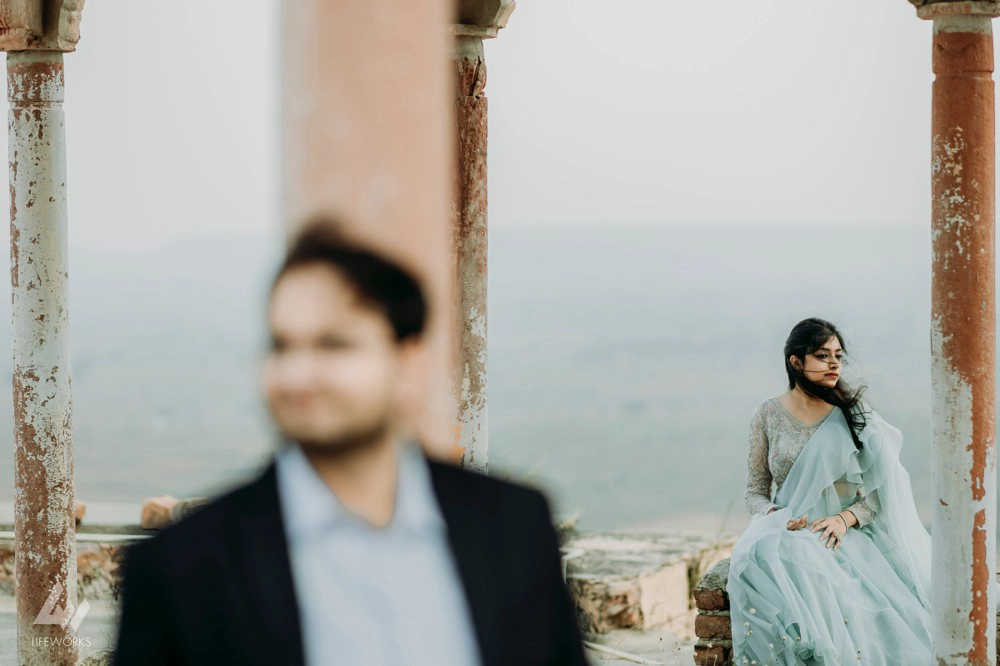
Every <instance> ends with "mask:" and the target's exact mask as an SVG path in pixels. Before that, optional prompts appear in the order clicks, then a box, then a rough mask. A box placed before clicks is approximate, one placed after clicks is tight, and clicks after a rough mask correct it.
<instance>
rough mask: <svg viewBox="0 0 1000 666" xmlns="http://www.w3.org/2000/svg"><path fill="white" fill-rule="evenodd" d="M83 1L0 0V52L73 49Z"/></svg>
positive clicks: (77, 37) (78, 37) (78, 34)
mask: <svg viewBox="0 0 1000 666" xmlns="http://www.w3.org/2000/svg"><path fill="white" fill-rule="evenodd" d="M83 3H84V0H0V51H75V50H76V43H77V42H78V41H80V19H81V17H82V15H83Z"/></svg>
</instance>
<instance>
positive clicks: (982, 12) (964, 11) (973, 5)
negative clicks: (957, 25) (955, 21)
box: [910, 0, 1000, 20]
mask: <svg viewBox="0 0 1000 666" xmlns="http://www.w3.org/2000/svg"><path fill="white" fill-rule="evenodd" d="M910 3H911V4H912V5H914V6H915V7H916V8H917V16H918V17H919V18H922V19H928V20H933V19H936V18H941V17H944V16H986V17H989V18H994V17H996V16H1000V2H996V1H994V0H910Z"/></svg>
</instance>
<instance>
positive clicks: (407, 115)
mask: <svg viewBox="0 0 1000 666" xmlns="http://www.w3.org/2000/svg"><path fill="white" fill-rule="evenodd" d="M453 10H454V7H453V6H452V2H451V1H450V0H294V1H288V2H285V3H284V39H283V47H282V49H283V67H282V77H283V95H282V104H283V118H282V120H283V128H282V129H283V162H284V164H283V172H284V183H283V186H284V187H283V189H284V211H285V219H286V224H287V226H288V228H289V229H290V230H291V229H294V227H295V226H296V225H298V224H300V223H302V222H303V221H304V220H305V219H307V218H308V217H310V216H312V215H314V214H317V213H326V214H330V215H333V216H335V217H338V218H340V219H342V220H343V221H344V223H345V225H346V226H347V227H348V228H347V229H346V231H347V232H348V233H350V234H351V235H352V236H353V237H355V238H358V239H359V240H361V241H363V242H367V243H371V244H372V245H374V246H376V247H378V248H380V249H381V250H382V251H384V252H386V253H387V254H389V255H390V256H393V257H395V258H397V259H398V260H400V261H401V262H403V263H404V264H405V265H407V266H408V267H410V268H411V269H412V270H413V271H414V272H415V273H416V274H417V275H418V276H419V277H420V278H421V279H422V281H423V283H424V285H425V287H426V288H427V292H428V297H429V300H430V321H429V322H428V324H429V325H428V330H427V334H426V336H425V340H426V345H427V351H428V364H427V372H426V375H425V377H424V386H423V387H422V389H423V390H421V391H419V393H420V395H421V398H420V404H419V405H417V406H415V409H416V411H417V412H418V413H417V415H416V417H415V418H416V419H417V421H418V422H417V424H416V426H415V427H416V430H417V434H418V435H419V437H420V438H421V440H422V441H423V442H424V444H425V445H426V446H427V447H428V449H429V450H430V451H431V452H433V453H436V454H437V455H440V456H445V455H448V454H449V453H451V451H452V449H453V439H454V435H453V432H454V400H453V399H452V392H451V383H452V382H451V376H452V368H453V367H454V340H455V334H454V331H453V324H454V317H453V316H452V314H451V313H452V308H453V306H452V303H453V302H454V296H453V294H452V283H453V277H452V271H451V269H450V268H451V265H452V262H451V253H450V245H451V230H450V218H449V210H450V203H451V187H450V185H451V182H452V157H453V149H452V145H453V144H452V142H453V131H452V128H453V124H452V123H453V121H452V117H451V114H452V102H451V100H452V96H453V92H452V77H451V76H450V73H451V72H450V70H449V65H450V54H451V38H450V35H449V34H448V28H449V26H450V25H451V21H452V20H453Z"/></svg>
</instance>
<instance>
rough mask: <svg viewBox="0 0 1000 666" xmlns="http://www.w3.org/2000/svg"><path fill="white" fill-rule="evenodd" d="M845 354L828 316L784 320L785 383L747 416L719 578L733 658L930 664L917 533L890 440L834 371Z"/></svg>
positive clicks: (924, 538) (922, 540) (926, 572)
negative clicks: (734, 537) (729, 548)
mask: <svg viewBox="0 0 1000 666" xmlns="http://www.w3.org/2000/svg"><path fill="white" fill-rule="evenodd" d="M845 353H846V352H845V350H844V340H843V338H842V336H841V335H840V333H839V332H838V331H837V329H836V327H835V326H834V325H833V324H831V323H830V322H827V321H824V320H822V319H815V318H810V319H806V320H804V321H802V322H800V323H798V324H797V325H796V326H795V327H794V328H793V329H792V331H791V334H790V335H789V336H788V339H787V341H786V344H785V349H784V359H785V370H786V372H787V375H788V383H789V391H788V392H787V393H783V394H781V395H778V396H774V397H771V398H768V399H766V400H764V401H763V402H762V403H760V405H759V406H758V407H757V409H756V410H755V411H754V414H753V417H752V423H751V428H750V442H749V450H748V459H747V463H748V474H747V490H746V501H747V507H748V508H749V509H750V511H751V512H752V513H754V514H755V515H754V517H753V519H752V520H751V523H750V526H749V527H748V528H747V529H746V531H745V532H744V533H743V534H742V535H741V536H740V538H739V540H738V541H737V543H736V545H735V547H734V550H733V556H732V561H731V565H730V573H729V582H728V590H729V596H730V602H731V615H732V623H733V656H734V661H735V663H736V664H757V665H759V666H764V665H765V664H857V663H860V664H929V663H930V662H931V660H932V657H931V656H932V650H931V620H930V593H931V587H930V585H931V567H930V560H931V541H930V534H929V533H928V531H927V529H926V528H925V527H924V525H923V523H922V522H921V521H920V518H919V517H918V515H917V510H916V506H915V505H914V501H913V492H912V488H911V486H910V478H909V475H908V474H907V472H906V470H905V469H904V468H903V467H902V465H901V464H900V462H899V451H900V447H901V445H902V435H901V433H900V431H899V430H898V429H896V428H895V427H893V426H892V425H890V424H889V423H887V422H886V421H885V420H884V419H883V418H882V417H881V416H880V415H879V414H878V413H876V412H875V411H873V410H872V409H871V407H870V406H869V405H868V404H867V403H865V402H863V401H862V400H861V398H860V394H861V391H862V390H863V389H858V390H856V391H852V390H851V389H849V388H848V387H847V386H846V385H845V383H844V382H843V381H842V380H841V378H840V371H841V369H842V368H843V366H844V363H845V361H846V359H845V356H844V354H845ZM772 483H773V484H774V486H775V487H776V491H775V493H774V495H773V496H772V494H771V491H772Z"/></svg>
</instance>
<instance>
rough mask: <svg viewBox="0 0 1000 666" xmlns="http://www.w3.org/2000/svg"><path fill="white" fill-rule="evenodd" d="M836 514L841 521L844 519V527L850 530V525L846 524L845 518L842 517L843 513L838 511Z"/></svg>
mask: <svg viewBox="0 0 1000 666" xmlns="http://www.w3.org/2000/svg"><path fill="white" fill-rule="evenodd" d="M837 516H839V517H840V519H841V520H842V521H844V527H845V528H847V529H848V530H850V529H851V526H850V525H848V524H847V518H844V514H843V513H838V514H837Z"/></svg>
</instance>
